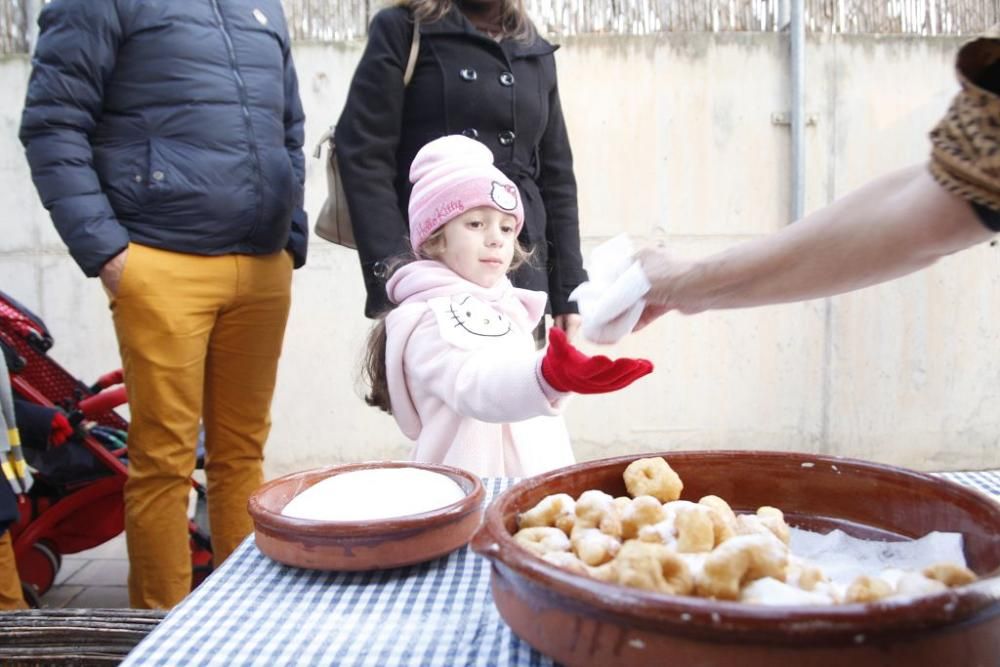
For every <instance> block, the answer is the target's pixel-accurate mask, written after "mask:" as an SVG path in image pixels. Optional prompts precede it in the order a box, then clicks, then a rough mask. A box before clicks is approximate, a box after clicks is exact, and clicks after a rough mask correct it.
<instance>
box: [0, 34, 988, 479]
mask: <svg viewBox="0 0 1000 667" xmlns="http://www.w3.org/2000/svg"><path fill="white" fill-rule="evenodd" d="M958 43H959V41H958V40H954V39H924V38H907V37H903V38H899V37H892V38H873V37H830V36H811V37H810V40H809V43H808V47H809V51H808V60H807V76H806V80H807V86H808V89H807V93H806V107H807V109H806V110H807V111H808V112H809V113H810V114H813V115H814V116H815V119H816V122H815V124H814V125H811V126H810V127H808V128H807V132H806V138H807V141H808V146H807V150H808V158H807V167H808V173H807V183H808V191H807V193H806V208H807V210H811V209H814V208H817V207H819V206H822V205H823V204H825V203H827V202H829V201H831V200H832V199H834V198H836V197H837V196H839V195H842V194H844V193H845V192H847V191H849V190H850V189H852V188H853V187H855V186H857V185H859V184H861V183H863V182H864V181H866V180H867V179H869V178H871V177H873V176H875V175H878V174H880V173H883V172H885V171H887V170H890V169H892V168H895V167H898V166H903V165H906V164H910V163H913V162H915V161H923V160H924V159H926V155H927V152H928V142H927V140H926V133H927V131H928V130H929V128H930V127H931V126H932V124H933V123H934V122H935V121H936V119H937V118H938V117H939V116H940V115H941V113H942V112H943V111H944V109H945V108H946V106H947V104H948V101H949V99H950V97H951V96H952V95H953V93H954V91H955V89H956V84H955V83H954V77H953V74H952V67H951V65H952V60H953V56H954V52H955V48H956V46H957V44H958ZM361 48H362V45H361V44H358V43H350V44H335V45H318V44H299V45H297V46H296V50H295V55H296V61H297V64H298V69H299V76H300V79H301V84H302V85H301V87H302V95H303V101H304V103H305V107H306V112H307V114H308V124H307V127H306V137H307V142H313V141H315V140H316V138H317V137H318V136H319V135H320V133H321V132H322V131H323V130H324V129H325V127H326V126H327V125H328V124H330V123H333V122H335V120H336V118H337V116H338V114H339V112H340V109H341V107H342V105H343V102H344V97H345V94H346V89H347V85H348V83H349V80H350V75H351V72H352V71H353V66H354V64H355V63H356V61H357V59H358V57H359V56H360V53H361ZM786 53H787V44H786V42H785V39H784V36H782V35H774V34H700V33H698V34H694V33H692V34H668V35H661V36H657V37H648V38H620V37H579V38H573V39H567V40H565V42H564V45H563V48H562V50H560V51H559V53H558V56H557V57H558V62H559V68H560V72H559V73H560V79H561V89H562V95H563V102H564V107H565V111H566V115H567V120H568V123H569V128H570V135H571V139H572V141H573V146H574V152H575V155H576V161H577V167H578V179H579V183H580V204H581V213H582V221H581V224H582V231H583V236H584V244H585V246H586V248H585V250H586V249H589V248H590V247H593V246H594V245H595V244H597V243H599V242H601V241H603V240H604V239H606V238H608V237H610V236H613V235H615V234H617V233H619V232H623V231H624V232H628V233H630V234H631V235H633V236H634V237H635V238H636V239H637V240H639V241H643V240H647V239H652V238H658V239H659V238H663V239H665V240H666V241H667V242H668V243H669V244H670V245H671V246H672V247H673V248H675V249H676V250H677V252H679V253H682V254H690V255H692V256H695V255H702V254H705V253H708V252H712V251H715V250H718V249H721V248H724V247H726V246H729V245H731V244H734V243H737V242H740V241H743V240H745V239H748V238H752V237H754V236H758V235H761V234H766V233H769V232H771V231H773V230H775V229H778V228H780V227H781V226H783V225H785V224H787V222H788V220H787V217H788V215H787V211H788V208H789V206H788V196H789V193H788V186H787V184H788V182H789V176H788V164H789V159H788V155H789V131H788V128H787V127H786V126H780V125H775V124H773V123H772V114H774V113H776V112H787V111H788V109H787V97H788V89H787V83H786V77H785V72H786V69H787V65H786ZM27 77H28V64H27V62H26V60H25V59H23V58H11V59H7V60H5V61H0V85H2V86H3V88H2V89H4V90H7V91H8V94H7V95H5V96H4V98H3V99H2V100H0V124H2V131H0V210H3V211H6V212H7V221H6V222H5V223H4V224H3V226H2V230H3V231H2V233H0V289H4V290H6V291H8V292H10V293H11V294H13V295H15V296H16V297H17V298H18V299H20V300H21V301H23V302H24V303H26V304H28V305H30V306H32V307H34V308H35V309H36V310H37V312H38V314H40V315H41V316H42V317H43V318H44V319H45V320H46V322H47V323H48V324H49V326H50V328H51V329H52V330H53V333H54V335H55V338H56V347H55V348H54V349H53V356H55V357H56V358H57V359H58V360H60V361H61V362H62V363H63V364H64V365H65V366H67V367H68V368H70V369H71V370H72V371H73V372H74V373H76V374H78V375H80V376H82V377H84V378H87V379H89V378H93V377H96V375H98V374H99V373H101V372H103V371H105V370H107V369H108V368H111V367H114V366H116V365H117V364H118V361H117V351H116V347H115V343H114V336H113V332H112V328H111V324H110V318H109V315H108V312H107V303H106V299H105V297H104V295H103V293H102V290H101V289H100V286H99V284H98V283H97V282H96V281H93V280H85V279H84V278H83V277H82V274H80V273H79V271H78V269H77V268H76V266H75V265H74V264H73V263H72V261H71V260H70V259H69V258H68V256H67V255H66V254H65V252H64V251H63V249H62V245H61V243H60V241H59V239H58V237H57V236H56V235H55V233H54V232H53V230H52V228H51V225H50V223H49V221H48V217H47V214H46V212H45V211H44V210H43V209H42V208H41V206H40V205H39V204H38V202H37V198H36V196H35V193H34V190H33V187H32V185H31V182H30V179H29V177H28V172H27V168H26V165H25V162H24V158H23V155H22V151H21V148H20V145H19V144H18V142H17V139H16V130H17V125H18V117H19V113H20V104H21V101H22V99H23V90H24V87H25V84H26V81H27ZM915 82H921V83H920V84H919V85H915ZM310 148H311V146H310ZM308 169H309V171H308V184H307V207H308V208H309V210H310V211H313V212H315V211H317V210H318V209H319V206H320V204H321V202H322V198H323V195H324V188H325V184H324V180H323V172H322V165H321V164H320V162H319V161H315V160H312V159H309V160H308ZM997 253H998V249H997V248H994V247H990V246H989V245H984V246H982V247H980V248H976V249H973V250H970V251H967V252H965V253H962V254H961V255H960V256H958V257H954V258H950V259H948V260H946V261H944V262H942V263H941V264H940V265H938V266H937V267H934V268H932V269H930V270H928V271H925V272H922V273H920V274H917V275H914V276H911V277H909V278H906V279H903V280H900V281H897V282H895V283H892V284H888V285H884V286H880V287H876V288H872V289H869V290H866V291H863V292H859V293H855V294H851V295H845V296H842V297H838V298H835V299H830V300H817V301H813V302H809V303H804V304H795V305H787V306H779V307H771V308H764V309H757V310H745V311H733V312H722V313H710V314H705V315H700V316H698V317H694V318H685V317H683V316H679V315H673V314H672V315H668V316H667V317H665V318H663V319H661V320H660V321H659V322H658V323H657V324H656V325H654V326H652V327H650V328H649V329H647V330H646V331H644V332H642V333H640V334H638V335H636V336H634V337H632V338H630V339H628V340H626V341H624V342H623V343H621V344H620V345H618V346H617V347H615V348H613V349H612V350H611V353H612V354H631V355H644V356H648V357H650V358H652V359H653V360H654V362H655V363H656V366H657V370H656V373H654V374H653V375H652V376H650V377H649V378H647V379H645V380H643V381H642V382H640V383H638V384H637V385H635V386H633V387H631V388H629V389H627V390H625V391H622V392H620V393H618V394H614V395H610V396H591V397H578V398H577V399H576V400H574V401H573V402H572V404H571V405H570V407H569V408H568V409H567V419H568V421H569V424H570V429H571V432H572V434H573V437H574V443H575V448H576V452H577V456H578V458H580V459H589V458H596V457H602V456H610V455H617V454H622V453H629V452H638V451H654V450H669V449H701V448H738V449H777V450H801V451H814V452H823V453H833V454H839V455H844V456H852V457H862V458H867V459H874V460H878V461H883V462H889V463H895V464H902V465H907V466H911V467H915V468H925V469H961V468H984V467H1000V454H998V452H1000V448H998V445H1000V410H998V409H997V408H996V405H995V403H996V401H995V397H996V395H997V389H998V387H1000V356H998V355H997V349H998V343H1000V316H998V315H997V312H998V308H997V306H998V305H1000V281H998V264H997V260H998V254H997ZM362 292H363V289H362V283H361V276H360V272H359V269H358V267H357V263H356V259H355V256H354V255H353V253H351V252H349V251H346V250H344V249H341V248H338V247H335V246H332V245H330V244H328V243H326V242H324V241H322V240H319V239H314V240H313V243H312V246H311V248H310V258H309V264H308V266H307V267H306V268H305V269H304V270H301V271H298V272H297V273H296V277H295V285H294V303H293V308H292V315H291V320H290V322H289V328H288V336H287V342H286V346H285V350H284V356H283V358H282V364H281V370H280V377H279V384H278V390H277V395H276V397H275V403H274V430H273V432H272V437H271V441H270V444H269V448H268V452H267V456H268V473H269V474H270V475H277V474H280V473H284V472H288V471H292V470H297V469H302V468H306V467H311V466H315V465H320V464H325V463H331V462H338V461H354V460H362V459H373V458H385V457H403V456H405V455H406V453H407V451H408V445H407V443H406V441H405V439H404V438H403V437H402V436H401V435H400V434H399V433H398V431H397V429H396V427H395V425H394V423H393V422H392V420H391V418H389V417H387V416H384V415H383V414H381V413H379V412H377V411H376V410H374V409H372V408H368V407H367V406H365V405H364V403H363V402H362V401H361V399H360V397H359V396H360V389H359V388H358V386H357V381H356V380H357V371H358V366H357V365H358V360H359V358H360V354H361V350H362V347H363V340H364V337H365V334H366V331H367V327H368V323H367V321H366V320H364V319H363V317H362V316H361V312H362V303H363V297H362ZM540 446H544V445H543V443H540Z"/></svg>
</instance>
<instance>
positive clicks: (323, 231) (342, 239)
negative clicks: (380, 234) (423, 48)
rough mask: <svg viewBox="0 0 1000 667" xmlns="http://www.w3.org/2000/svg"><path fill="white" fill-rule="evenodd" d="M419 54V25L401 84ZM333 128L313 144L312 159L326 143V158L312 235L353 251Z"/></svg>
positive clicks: (354, 245) (407, 80) (410, 74)
mask: <svg viewBox="0 0 1000 667" xmlns="http://www.w3.org/2000/svg"><path fill="white" fill-rule="evenodd" d="M419 52H420V24H419V23H417V22H416V21H414V23H413V41H412V42H411V43H410V56H409V59H408V60H407V61H406V71H405V72H404V73H403V85H404V86H408V85H410V79H412V78H413V68H414V67H416V65H417V54H418V53H419ZM335 129H336V126H335V125H331V126H330V129H329V130H327V131H326V132H324V133H323V136H322V137H320V138H319V141H318V142H317V143H316V150H314V151H313V157H314V158H317V159H318V158H319V157H321V156H322V154H323V145H324V144H327V152H326V154H327V158H326V188H327V195H326V201H325V202H323V208H321V209H320V211H319V215H318V216H317V217H316V227H315V231H316V235H317V236H319V237H321V238H324V239H326V240H327V241H330V242H332V243H336V244H337V245H342V246H344V247H345V248H357V247H358V246H357V243H355V241H354V229H353V228H352V227H351V213H350V211H349V210H348V209H347V198H346V197H345V196H344V182H343V181H342V180H341V178H340V169H339V168H338V167H337V146H336V144H334V142H333V134H334V130H335Z"/></svg>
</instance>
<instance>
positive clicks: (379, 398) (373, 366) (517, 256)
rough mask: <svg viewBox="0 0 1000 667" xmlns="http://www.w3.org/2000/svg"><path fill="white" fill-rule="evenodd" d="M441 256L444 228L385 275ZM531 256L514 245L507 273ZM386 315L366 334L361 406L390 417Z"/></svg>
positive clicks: (394, 265) (394, 264)
mask: <svg viewBox="0 0 1000 667" xmlns="http://www.w3.org/2000/svg"><path fill="white" fill-rule="evenodd" d="M442 252H444V227H438V228H437V229H436V230H435V231H434V233H433V234H431V235H430V236H428V237H427V240H426V241H424V244H423V245H422V246H420V252H419V253H418V254H417V255H411V256H409V257H402V258H400V259H398V260H397V261H396V262H394V263H393V264H392V265H391V266H390V268H389V274H390V275H391V274H393V273H395V272H396V271H398V270H399V268H400V267H402V266H404V265H406V264H409V263H410V262H415V261H416V260H418V259H437V258H438V257H440V256H441V253H442ZM531 255H532V253H530V252H528V251H527V250H525V249H524V248H523V247H521V244H520V243H515V244H514V259H513V260H512V261H511V263H510V269H508V270H509V271H513V270H514V269H516V268H517V267H519V266H521V265H522V264H524V263H525V262H527V261H529V260H530V259H531ZM388 314H389V311H386V312H384V313H382V314H380V315H379V316H378V320H377V321H376V322H375V324H374V325H372V329H371V331H370V332H368V340H367V341H366V342H365V356H364V359H363V360H362V366H361V377H362V380H363V381H364V383H365V384H366V385H368V387H369V388H370V391H369V392H368V394H366V395H365V403H367V404H368V405H370V406H372V407H375V408H378V409H379V410H383V411H385V412H388V413H389V414H390V415H391V414H392V404H391V403H390V401H389V380H388V378H387V377H386V371H385V343H386V339H387V335H386V330H385V317H386V315H388Z"/></svg>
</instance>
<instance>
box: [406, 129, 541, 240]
mask: <svg viewBox="0 0 1000 667" xmlns="http://www.w3.org/2000/svg"><path fill="white" fill-rule="evenodd" d="M410 182H411V183H413V190H412V191H411V192H410V244H411V245H412V246H413V249H414V250H418V249H419V248H420V246H421V245H423V243H424V241H426V240H427V237H428V236H430V235H431V234H433V233H434V231H435V230H436V229H438V228H439V227H442V226H443V225H444V224H446V223H447V222H448V221H449V220H451V219H452V218H456V217H458V216H459V215H461V214H462V213H465V212H466V211H468V210H469V209H473V208H476V207H477V206H489V207H491V208H495V209H496V210H498V211H500V212H501V213H507V214H508V215H512V216H514V218H516V219H517V228H516V231H515V233H520V231H521V227H522V226H523V225H524V207H523V206H522V205H521V196H520V195H519V194H518V192H517V186H516V185H514V183H512V182H511V180H510V179H509V178H507V177H506V176H504V175H503V173H502V172H501V171H500V170H499V169H497V168H496V167H494V166H493V153H491V152H490V149H489V148H487V147H486V146H484V145H483V144H481V143H479V142H478V141H476V140H475V139H470V138H468V137H466V136H463V135H461V134H453V135H449V136H446V137H441V138H440V139H435V140H434V141H432V142H430V143H428V144H427V145H425V146H424V147H423V148H421V149H420V151H419V152H418V153H417V156H416V157H415V158H413V164H412V165H411V166H410Z"/></svg>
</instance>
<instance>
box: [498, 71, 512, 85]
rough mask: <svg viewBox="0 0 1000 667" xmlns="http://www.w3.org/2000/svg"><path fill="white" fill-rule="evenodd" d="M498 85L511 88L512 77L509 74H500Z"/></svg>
mask: <svg viewBox="0 0 1000 667" xmlns="http://www.w3.org/2000/svg"><path fill="white" fill-rule="evenodd" d="M500 85H501V86H513V85H514V75H513V74H511V73H510V72H501V73H500Z"/></svg>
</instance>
